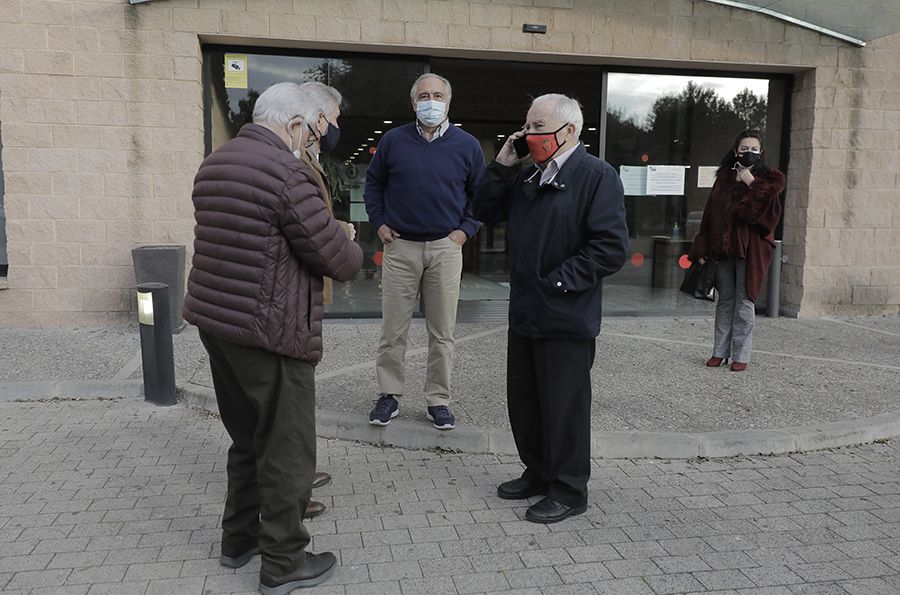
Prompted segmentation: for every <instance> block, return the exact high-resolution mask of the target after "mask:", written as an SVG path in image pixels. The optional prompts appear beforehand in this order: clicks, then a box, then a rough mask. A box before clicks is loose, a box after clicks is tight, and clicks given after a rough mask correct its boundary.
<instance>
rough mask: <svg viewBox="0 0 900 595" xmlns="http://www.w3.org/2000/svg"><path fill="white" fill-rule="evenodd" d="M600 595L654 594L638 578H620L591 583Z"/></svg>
mask: <svg viewBox="0 0 900 595" xmlns="http://www.w3.org/2000/svg"><path fill="white" fill-rule="evenodd" d="M592 585H593V586H594V588H595V589H596V590H597V593H599V594H600V595H654V593H653V589H651V588H650V586H649V585H647V583H646V582H644V580H643V579H640V578H622V579H610V580H604V581H596V582H594V583H592Z"/></svg>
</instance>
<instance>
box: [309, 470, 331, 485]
mask: <svg viewBox="0 0 900 595" xmlns="http://www.w3.org/2000/svg"><path fill="white" fill-rule="evenodd" d="M330 482H331V475H329V474H327V473H325V472H324V471H316V474H315V475H313V489H316V488H321V487H322V486H323V485H325V484H327V483H330Z"/></svg>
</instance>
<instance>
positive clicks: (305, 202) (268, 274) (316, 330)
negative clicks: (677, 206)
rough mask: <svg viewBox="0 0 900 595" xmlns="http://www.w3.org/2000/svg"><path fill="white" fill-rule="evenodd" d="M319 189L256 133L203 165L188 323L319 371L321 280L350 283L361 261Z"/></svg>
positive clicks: (267, 135)
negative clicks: (294, 360) (329, 210)
mask: <svg viewBox="0 0 900 595" xmlns="http://www.w3.org/2000/svg"><path fill="white" fill-rule="evenodd" d="M314 180H315V178H314V176H313V173H312V172H311V171H310V169H309V166H308V165H306V164H305V163H303V162H302V161H300V160H298V159H296V158H295V157H294V156H293V154H291V152H290V151H289V150H288V148H287V146H286V145H285V143H284V142H283V141H282V140H281V139H279V138H278V136H277V135H276V134H275V133H273V132H272V131H270V130H268V129H266V128H264V127H262V126H258V125H256V124H247V125H245V126H244V127H243V128H241V130H240V132H239V133H238V135H237V137H235V138H234V139H233V140H231V141H229V142H227V143H225V144H224V145H222V147H220V148H219V149H218V150H217V151H215V152H214V153H213V154H212V155H210V156H209V157H207V158H206V160H204V161H203V163H202V164H201V166H200V170H199V171H198V172H197V176H196V178H195V179H194V193H193V201H194V209H195V214H194V217H195V219H196V221H197V225H196V226H195V228H194V235H195V239H194V258H193V261H192V264H193V267H192V269H191V273H190V276H189V277H188V293H187V297H186V298H185V302H184V318H185V320H187V321H188V322H190V323H192V324H195V325H197V326H198V327H199V328H201V329H203V330H204V331H206V332H208V333H210V334H211V335H214V336H216V337H220V338H222V339H225V340H228V341H232V342H234V343H239V344H241V345H248V346H251V347H260V348H262V349H265V350H267V351H271V352H273V353H278V354H281V355H285V356H288V357H292V358H297V359H301V360H305V361H308V362H311V363H314V364H315V363H317V362H318V361H319V360H320V359H321V358H322V277H323V276H327V277H331V278H332V279H336V280H338V281H348V280H350V279H351V278H352V277H353V276H354V275H355V274H356V273H357V272H358V271H359V269H360V267H361V266H362V259H363V253H362V249H361V248H360V247H359V245H357V244H355V243H354V242H352V241H350V240H349V239H348V238H347V235H346V233H345V232H344V231H343V229H342V228H341V226H340V225H339V224H338V222H337V221H335V219H334V218H333V217H332V216H331V215H330V214H329V213H328V211H327V210H326V208H325V203H324V202H323V200H322V196H320V191H319V187H318V186H317V185H316V183H315V181H314Z"/></svg>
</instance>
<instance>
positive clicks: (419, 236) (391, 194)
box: [364, 122, 485, 241]
mask: <svg viewBox="0 0 900 595" xmlns="http://www.w3.org/2000/svg"><path fill="white" fill-rule="evenodd" d="M484 167H485V166H484V153H482V151H481V145H479V144H478V141H477V140H476V139H475V137H473V136H472V135H471V134H469V133H468V132H465V131H463V130H460V129H459V128H457V127H456V126H450V128H448V129H447V131H446V132H445V133H444V134H443V136H441V137H440V138H438V139H435V140H434V141H432V142H428V141H427V140H425V139H424V138H422V136H421V135H420V134H419V132H418V130H416V124H415V122H413V123H411V124H406V125H404V126H399V127H397V128H393V129H391V130H388V131H387V132H386V133H385V135H384V137H383V138H382V139H381V142H379V143H378V148H377V150H376V151H375V156H374V157H373V158H372V162H371V163H370V164H369V169H368V171H367V172H366V189H365V194H364V198H365V201H366V211H367V212H368V214H369V221H370V222H371V223H372V227H373V228H374V229H375V230H378V228H380V227H381V226H382V225H384V224H387V225H388V227H391V228H393V229H394V230H396V231H397V232H398V233H400V237H401V238H403V239H406V240H414V241H431V240H437V239H440V238H444V237H447V235H449V233H450V232H451V231H453V230H454V229H461V230H462V231H464V232H465V233H466V235H467V236H469V237H470V238H471V237H472V236H473V235H475V232H477V231H478V228H479V227H480V226H481V223H479V222H478V220H476V219H475V217H474V216H473V215H472V199H473V197H474V195H475V190H476V189H477V188H478V185H479V184H480V183H481V178H482V176H483V175H484Z"/></svg>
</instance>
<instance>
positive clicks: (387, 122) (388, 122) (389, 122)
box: [384, 120, 394, 124]
mask: <svg viewBox="0 0 900 595" xmlns="http://www.w3.org/2000/svg"><path fill="white" fill-rule="evenodd" d="M384 123H385V124H393V123H394V121H393V120H385V121H384Z"/></svg>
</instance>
